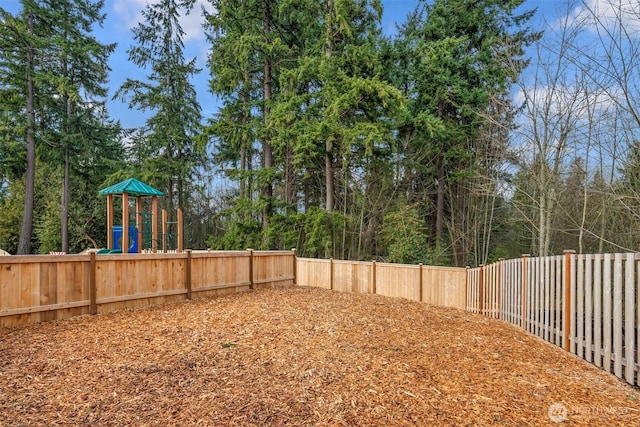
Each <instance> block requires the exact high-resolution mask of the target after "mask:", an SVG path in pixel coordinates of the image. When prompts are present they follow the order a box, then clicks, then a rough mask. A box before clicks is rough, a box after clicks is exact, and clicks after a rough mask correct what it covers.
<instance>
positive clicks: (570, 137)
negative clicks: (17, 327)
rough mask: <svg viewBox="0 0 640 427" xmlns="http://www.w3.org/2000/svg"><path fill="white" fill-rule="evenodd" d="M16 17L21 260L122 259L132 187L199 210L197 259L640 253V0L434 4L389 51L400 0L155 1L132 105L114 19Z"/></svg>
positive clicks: (420, 9) (16, 13)
mask: <svg viewBox="0 0 640 427" xmlns="http://www.w3.org/2000/svg"><path fill="white" fill-rule="evenodd" d="M10 1H11V0H10ZM16 2H17V3H19V5H18V6H16V5H14V7H12V8H10V9H11V10H9V8H5V9H3V8H2V7H0V22H1V24H0V248H3V249H5V250H7V251H9V252H10V253H17V254H26V253H47V252H49V251H65V252H68V253H74V252H79V251H82V250H84V249H86V248H87V247H104V246H105V245H106V235H107V230H106V219H105V218H106V201H105V199H104V198H103V197H100V196H98V190H99V189H101V188H104V187H106V186H108V185H111V184H114V183H116V182H119V181H121V180H123V179H126V178H129V177H136V178H138V179H140V180H142V181H144V182H146V183H148V184H150V185H152V186H154V187H155V188H158V189H160V190H161V191H163V192H164V193H165V197H162V198H161V199H160V204H161V207H162V208H164V209H167V211H168V212H169V215H172V216H173V215H175V211H176V209H177V208H181V209H182V210H183V211H184V213H185V224H186V227H185V234H186V242H185V245H186V246H187V247H192V248H213V249H246V248H249V247H251V248H254V249H290V248H293V247H295V248H297V250H298V253H299V254H300V255H302V256H308V257H327V258H328V257H333V258H337V259H352V260H370V259H377V260H384V261H390V262H401V263H419V262H422V263H424V264H432V265H456V266H464V265H478V264H486V263H489V262H491V261H494V260H496V259H498V258H513V257H518V256H520V254H523V253H529V254H532V255H548V254H554V253H559V252H561V251H562V250H563V249H575V250H577V251H578V252H581V253H584V252H607V251H618V252H619V251H637V250H638V248H639V247H640V227H639V226H640V215H639V212H640V209H639V208H640V198H639V195H640V150H639V147H638V142H637V141H638V138H637V136H638V129H639V127H640V96H639V95H640V64H639V63H638V61H640V6H639V5H638V4H637V2H635V1H632V0H584V1H570V2H564V3H558V2H549V3H552V4H553V8H551V7H550V6H549V4H548V3H545V2H543V1H523V0H474V1H472V0H433V1H416V2H414V6H415V7H412V8H410V10H409V11H408V13H407V15H406V19H404V20H403V21H401V22H400V23H399V24H398V26H397V28H395V29H394V30H393V31H390V30H388V29H386V28H383V26H382V17H383V6H385V7H389V6H391V7H393V1H391V0H389V1H385V2H380V1H379V0H322V1H317V0H314V1H308V0H207V1H204V2H196V1H194V0H158V1H155V2H150V3H149V4H148V5H147V6H146V8H145V9H144V10H143V12H142V14H141V16H140V19H139V22H138V23H137V25H136V26H135V27H134V28H133V29H132V32H131V43H130V45H129V46H127V51H126V54H127V59H128V61H129V63H130V64H133V65H135V66H136V67H137V68H138V72H137V73H134V74H133V75H129V76H127V77H126V78H125V79H123V80H122V81H121V82H119V84H118V85H117V86H112V85H110V83H109V82H110V76H113V75H116V74H117V73H118V72H121V70H118V69H112V68H111V66H110V63H109V58H110V56H111V55H113V53H114V52H115V51H116V49H118V46H117V45H116V44H115V43H113V42H109V41H107V40H105V39H104V32H101V31H98V29H99V28H100V26H101V25H102V24H103V23H104V21H105V18H106V15H105V11H104V9H105V2H104V1H97V2H96V1H89V0H48V1H35V0H20V1H19V2H18V1H17V0H16ZM538 6H540V7H539V8H538ZM542 12H544V13H542ZM187 16H188V17H189V20H190V21H189V22H191V23H193V22H196V21H197V25H198V26H202V27H201V28H202V29H203V34H204V35H205V42H206V48H205V49H204V52H202V54H201V55H195V56H193V57H188V56H187V55H188V54H187V50H186V49H185V40H186V38H187V37H188V33H187V32H185V30H184V28H183V25H184V22H185V21H184V19H185V17H187ZM194 20H195V21H194ZM97 34H100V37H97V36H96V35H97ZM107 38H108V37H107ZM199 57H200V60H199V59H198V58H199ZM202 58H206V60H203V59H202ZM202 64H204V66H201V65H202ZM202 79H205V80H206V86H207V95H208V96H210V101H209V104H208V105H206V106H205V109H204V111H207V112H205V113H203V105H202V104H203V102H202V99H207V98H206V96H205V95H204V94H203V91H202V90H199V89H198V88H199V87H200V86H198V85H197V82H198V81H201V80H202ZM114 102H120V103H122V105H125V106H126V107H127V108H128V109H129V112H126V111H125V112H124V113H120V114H121V117H118V116H117V115H111V114H110V113H109V110H108V108H107V105H109V106H111V105H113V103H114ZM138 112H143V113H145V114H146V115H145V116H144V117H145V118H144V123H143V124H142V125H140V126H135V127H131V126H128V125H123V123H128V122H129V121H130V117H128V116H129V115H131V116H135V115H136V114H137V113H138Z"/></svg>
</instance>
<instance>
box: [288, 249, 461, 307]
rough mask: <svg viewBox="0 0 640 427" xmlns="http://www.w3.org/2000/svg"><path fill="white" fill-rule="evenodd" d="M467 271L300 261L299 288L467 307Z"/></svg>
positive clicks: (349, 262) (364, 263)
mask: <svg viewBox="0 0 640 427" xmlns="http://www.w3.org/2000/svg"><path fill="white" fill-rule="evenodd" d="M466 279H467V269H466V268H450V267H431V266H424V265H406V264H388V263H379V262H375V261H372V262H356V261H336V260H323V259H311V258H298V261H297V274H296V280H297V284H298V285H302V286H314V287H320V288H325V289H332V290H335V291H340V292H358V293H366V294H378V295H384V296H389V297H400V298H407V299H410V300H414V301H421V302H426V303H429V304H434V305H439V306H443V307H456V308H460V309H465V307H466Z"/></svg>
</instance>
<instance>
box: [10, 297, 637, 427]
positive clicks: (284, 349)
mask: <svg viewBox="0 0 640 427" xmlns="http://www.w3.org/2000/svg"><path fill="white" fill-rule="evenodd" d="M554 421H564V424H563V425H607V426H611V425H627V426H628V425H640V392H638V390H636V389H634V388H632V387H630V386H628V385H627V384H626V383H624V382H622V381H621V380H619V379H617V378H615V377H614V376H613V375H611V374H607V373H605V372H603V371H601V370H599V369H598V368H596V367H594V366H592V365H590V364H589V363H587V362H585V361H583V360H581V359H578V358H577V357H575V356H573V355H571V354H569V353H567V352H565V351H563V350H562V349H560V348H558V347H556V346H554V345H552V344H549V343H546V342H544V341H542V340H540V339H538V338H536V337H534V336H532V335H529V334H527V333H526V332H524V331H522V330H520V329H518V328H517V327H514V326H512V325H509V324H507V323H505V322H501V321H497V320H491V319H488V318H484V317H481V316H479V315H475V314H471V313H466V312H463V311H459V310H454V309H446V308H440V307H434V306H429V305H424V304H420V303H417V302H412V301H407V300H403V299H393V298H385V297H381V296H376V295H361V294H346V293H337V292H331V291H327V290H322V289H314V288H304V287H288V288H276V289H264V290H256V291H252V292H247V293H239V294H232V295H227V296H224V297H219V298H213V299H204V300H195V301H186V302H182V303H176V304H167V305H162V306H156V307H151V308H147V309H141V310H135V311H121V312H117V313H111V314H103V315H98V316H93V317H91V316H84V317H79V318H74V319H70V320H65V321H56V322H49V323H42V324H37V325H29V326H26V327H14V328H4V329H0V425H12V426H21V425H25V426H26V425H80V424H82V425H92V426H94V425H113V426H122V425H149V426H152V425H203V426H207V425H215V426H218V425H220V426H221V425H226V426H230V425H259V426H264V425H293V426H298V425H300V426H302V425H304V426H308V425H336V426H341V425H344V426H354V425H411V426H412V425H456V426H458V425H459V426H485V425H524V426H539V425H545V424H549V425H555V423H554Z"/></svg>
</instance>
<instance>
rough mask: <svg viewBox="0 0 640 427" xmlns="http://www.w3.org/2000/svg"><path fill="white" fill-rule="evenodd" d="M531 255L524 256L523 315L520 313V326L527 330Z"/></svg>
mask: <svg viewBox="0 0 640 427" xmlns="http://www.w3.org/2000/svg"><path fill="white" fill-rule="evenodd" d="M528 258H529V254H522V313H520V326H521V327H522V329H524V330H525V331H526V330H527V274H528V272H527V264H528V262H527V259H528Z"/></svg>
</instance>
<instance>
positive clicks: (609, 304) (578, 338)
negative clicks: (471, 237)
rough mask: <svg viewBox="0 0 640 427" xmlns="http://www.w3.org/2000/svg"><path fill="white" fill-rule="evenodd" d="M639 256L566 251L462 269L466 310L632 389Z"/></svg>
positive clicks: (638, 335)
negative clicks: (524, 334) (564, 353)
mask: <svg viewBox="0 0 640 427" xmlns="http://www.w3.org/2000/svg"><path fill="white" fill-rule="evenodd" d="M639 255H640V254H635V253H625V254H621V253H618V254H595V255H589V254H579V255H577V254H575V253H574V252H573V251H566V252H565V254H564V255H561V256H549V257H536V258H534V257H529V256H527V255H524V256H523V257H522V259H515V260H508V261H499V262H498V263H495V264H491V265H487V266H480V267H478V268H473V269H469V271H468V279H467V281H468V285H467V286H468V290H467V310H468V311H472V312H475V313H480V314H482V315H485V316H489V317H494V318H498V319H502V320H504V321H506V322H509V323H512V324H514V325H517V326H520V327H522V328H523V329H525V330H527V331H528V332H530V333H532V334H534V335H537V336H539V337H540V338H542V339H544V340H546V341H548V342H551V343H553V344H555V345H557V346H560V347H563V348H564V349H565V350H567V351H569V352H571V353H573V354H575V355H577V356H578V357H581V358H583V359H585V360H586V361H588V362H591V363H593V364H594V365H596V366H598V367H600V368H602V369H604V370H605V371H607V372H612V373H613V374H615V375H616V376H617V377H619V378H624V379H625V380H626V381H627V382H628V383H630V384H633V385H639V383H640V381H639V375H638V372H639V370H640V367H639V362H640V354H639V351H640V348H639V347H638V343H639V342H640V292H639V286H638V284H639V283H640V274H639V272H640V264H639V260H640V256H639Z"/></svg>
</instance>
